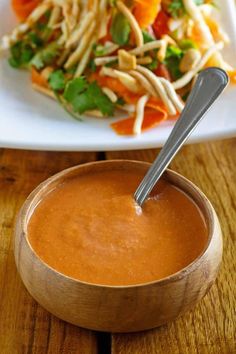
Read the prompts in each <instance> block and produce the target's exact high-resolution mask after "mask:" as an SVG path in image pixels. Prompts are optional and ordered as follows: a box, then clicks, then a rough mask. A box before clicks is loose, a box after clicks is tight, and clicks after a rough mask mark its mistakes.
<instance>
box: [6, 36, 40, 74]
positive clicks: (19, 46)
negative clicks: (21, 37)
mask: <svg viewBox="0 0 236 354" xmlns="http://www.w3.org/2000/svg"><path fill="white" fill-rule="evenodd" d="M10 52H11V57H10V58H9V64H10V65H11V66H12V67H13V68H21V67H26V66H27V65H28V64H29V62H30V61H31V59H32V57H33V56H34V50H33V49H32V48H31V46H30V45H29V44H28V43H25V42H23V41H19V42H17V43H15V44H14V45H13V46H12V47H11V49H10Z"/></svg>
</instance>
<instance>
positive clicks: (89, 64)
mask: <svg viewBox="0 0 236 354" xmlns="http://www.w3.org/2000/svg"><path fill="white" fill-rule="evenodd" d="M88 67H89V69H90V70H91V71H92V73H95V71H96V69H97V67H96V64H95V61H94V59H91V60H90V61H89V63H88Z"/></svg>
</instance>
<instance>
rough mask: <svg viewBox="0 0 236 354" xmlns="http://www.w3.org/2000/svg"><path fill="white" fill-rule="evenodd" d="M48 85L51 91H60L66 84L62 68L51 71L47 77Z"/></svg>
mask: <svg viewBox="0 0 236 354" xmlns="http://www.w3.org/2000/svg"><path fill="white" fill-rule="evenodd" d="M48 83H49V86H50V87H51V88H52V89H53V91H62V90H64V88H65V85H66V79H65V75H64V73H63V71H62V70H56V71H54V72H52V73H51V74H50V76H49V79H48Z"/></svg>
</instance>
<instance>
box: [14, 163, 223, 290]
mask: <svg viewBox="0 0 236 354" xmlns="http://www.w3.org/2000/svg"><path fill="white" fill-rule="evenodd" d="M121 162H122V163H128V164H129V163H130V164H131V165H132V164H133V165H143V166H147V167H149V166H151V163H149V162H145V161H136V160H122V159H117V160H102V161H93V162H88V163H84V164H80V165H76V166H73V167H69V168H67V169H64V170H62V171H60V172H58V173H56V174H54V175H52V176H51V177H49V178H47V179H46V180H44V181H43V182H41V183H40V184H39V185H38V186H37V187H36V188H35V189H34V190H33V191H32V192H31V193H30V194H29V196H28V197H27V198H26V200H25V202H24V204H23V205H22V207H21V209H20V212H19V214H18V216H17V221H16V223H19V225H20V231H21V234H22V237H24V238H25V241H26V243H27V245H28V247H29V248H30V250H31V252H32V253H33V255H34V256H35V257H36V259H37V260H38V261H39V262H41V263H42V264H43V265H44V266H45V267H46V268H47V269H49V270H50V271H51V272H53V273H55V274H56V275H59V276H61V277H62V278H65V279H68V280H69V281H72V282H74V283H77V284H84V285H87V286H91V287H97V288H110V289H116V288H117V289H129V288H140V287H147V286H152V285H157V284H158V285H164V284H166V283H172V282H175V281H178V280H181V279H182V278H184V277H185V276H186V275H188V274H189V273H191V272H192V271H194V270H195V269H197V268H198V267H199V266H200V265H201V263H202V262H203V258H204V255H205V254H206V253H207V251H208V249H209V247H210V245H211V242H212V240H213V235H214V234H215V231H216V229H217V225H216V224H217V221H218V218H217V215H216V212H215V210H214V208H213V206H212V204H211V202H210V201H209V200H208V198H207V197H206V195H205V194H204V193H203V192H202V191H201V190H200V188H198V187H197V186H196V185H195V184H194V183H193V182H191V181H190V180H189V179H187V178H186V177H184V176H182V175H181V174H179V173H178V172H175V171H173V170H171V169H166V171H165V172H164V174H163V177H164V178H166V179H167V181H168V180H169V178H168V175H173V176H176V177H177V178H179V179H180V180H182V181H183V182H184V183H185V184H187V185H189V186H190V187H191V188H192V189H193V191H194V192H195V193H196V194H198V195H199V196H200V198H201V200H202V202H203V204H204V207H205V210H206V214H207V218H208V222H207V221H206V219H207V218H206V217H205V216H204V219H205V221H206V222H207V224H208V225H209V226H208V229H209V233H208V242H207V243H206V246H205V248H204V249H203V251H202V253H201V254H200V255H199V256H198V257H197V258H196V259H194V260H193V261H192V262H191V263H190V264H188V265H187V266H186V267H184V268H182V269H180V270H179V271H178V272H176V273H173V274H171V275H169V276H168V277H165V278H163V279H159V280H153V281H151V282H145V283H140V284H132V285H106V284H96V283H90V282H86V281H82V280H79V279H76V278H73V277H70V276H68V275H66V274H63V273H61V272H59V271H57V270H56V269H54V268H52V267H51V266H50V265H48V264H47V263H46V262H44V261H43V260H42V259H41V258H40V257H39V255H38V254H37V253H36V252H35V250H34V249H33V247H32V246H31V244H30V241H29V239H28V223H27V218H28V213H29V212H30V210H31V208H32V204H33V202H34V199H35V198H36V197H37V195H38V193H39V192H40V191H42V189H43V188H44V187H45V186H47V187H48V186H49V185H50V184H51V183H52V182H54V181H57V180H59V179H60V178H61V177H62V176H66V175H67V174H68V173H70V172H72V171H74V170H77V169H79V168H82V167H84V166H96V165H101V164H104V165H105V164H115V163H121ZM176 187H178V186H177V185H176ZM178 188H179V189H180V190H181V188H180V187H178ZM183 192H184V193H186V194H188V193H187V192H185V191H183ZM189 197H190V198H191V199H193V198H192V197H191V195H189ZM194 202H195V203H196V204H197V202H196V201H194ZM30 217H31V216H30ZM30 217H29V219H30Z"/></svg>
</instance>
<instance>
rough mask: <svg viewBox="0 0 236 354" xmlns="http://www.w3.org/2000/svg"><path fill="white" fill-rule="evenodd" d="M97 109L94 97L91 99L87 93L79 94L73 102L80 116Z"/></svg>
mask: <svg viewBox="0 0 236 354" xmlns="http://www.w3.org/2000/svg"><path fill="white" fill-rule="evenodd" d="M95 108H96V104H95V102H94V101H93V97H91V96H90V95H89V94H88V92H86V91H85V92H83V93H81V94H79V95H78V96H77V97H76V98H75V99H74V100H73V109H74V111H75V112H79V113H80V114H82V113H84V112H86V111H90V110H92V109H95Z"/></svg>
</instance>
